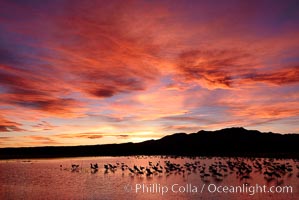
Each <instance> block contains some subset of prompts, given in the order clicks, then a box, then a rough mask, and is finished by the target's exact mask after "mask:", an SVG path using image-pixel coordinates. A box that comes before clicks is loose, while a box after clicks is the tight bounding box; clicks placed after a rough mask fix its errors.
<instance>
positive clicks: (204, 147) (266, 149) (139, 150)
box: [0, 127, 299, 159]
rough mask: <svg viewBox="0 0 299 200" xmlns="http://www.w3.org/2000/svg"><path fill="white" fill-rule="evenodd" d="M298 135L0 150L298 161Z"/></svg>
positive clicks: (239, 134)
mask: <svg viewBox="0 0 299 200" xmlns="http://www.w3.org/2000/svg"><path fill="white" fill-rule="evenodd" d="M298 144H299V134H278V133H271V132H269V133H262V132H259V131H257V130H246V129H244V128H242V127H234V128H226V129H222V130H217V131H203V130H201V131H199V132H197V133H190V134H186V133H175V134H173V135H168V136H165V137H163V138H161V139H158V140H147V141H144V142H140V143H122V144H105V145H89V146H60V147H22V148H0V159H9V158H49V157H79V156H128V155H174V156H255V157H284V158H286V157H288V158H299V151H298V149H299V148H298Z"/></svg>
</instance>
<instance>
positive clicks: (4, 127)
mask: <svg viewBox="0 0 299 200" xmlns="http://www.w3.org/2000/svg"><path fill="white" fill-rule="evenodd" d="M21 126H22V124H20V123H17V122H13V121H10V120H7V119H5V118H3V117H1V116H0V132H13V131H17V132H18V131H24V129H23V128H21Z"/></svg>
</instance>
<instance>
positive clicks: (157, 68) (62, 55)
mask: <svg viewBox="0 0 299 200" xmlns="http://www.w3.org/2000/svg"><path fill="white" fill-rule="evenodd" d="M298 36H299V7H298V1H247V2H246V1H191V0H187V1H147V0H145V1H114V0H112V1H89V0H88V1H63V0H59V1H55V0H54V1H1V2H0V147H20V146H61V145H89V144H107V143H123V142H140V141H144V140H148V139H158V138H161V137H163V136H165V135H169V134H172V133H176V132H186V133H191V132H197V131H199V130H202V129H204V130H217V129H221V128H225V127H236V126H237V127H245V128H248V129H257V130H260V131H267V132H268V131H272V132H279V133H299V123H298V122H299V37H298Z"/></svg>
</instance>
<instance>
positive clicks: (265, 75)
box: [242, 66, 299, 85]
mask: <svg viewBox="0 0 299 200" xmlns="http://www.w3.org/2000/svg"><path fill="white" fill-rule="evenodd" d="M298 77H299V66H292V67H282V68H279V69H276V70H273V69H271V70H268V71H267V72H260V73H255V74H247V75H244V80H242V81H244V82H263V83H266V84H274V85H288V84H298V83H299V79H298Z"/></svg>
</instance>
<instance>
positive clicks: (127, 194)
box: [0, 157, 299, 200]
mask: <svg viewBox="0 0 299 200" xmlns="http://www.w3.org/2000/svg"><path fill="white" fill-rule="evenodd" d="M228 161H230V162H231V163H235V165H236V163H238V164H237V165H238V166H237V167H235V168H234V169H230V168H229V167H228V166H229V165H228ZM255 161H258V163H260V164H262V166H261V167H262V169H260V170H259V169H258V168H259V167H258V166H257V165H256V164H255ZM149 162H151V163H149ZM166 162H168V163H171V164H169V165H168V167H169V166H170V165H171V166H172V167H173V166H175V167H176V170H173V169H172V170H170V169H169V168H168V169H166V168H165V167H167V165H166ZM90 163H98V166H99V169H98V171H94V170H91V168H90ZM109 163H110V164H111V166H115V169H114V167H113V168H110V166H109V165H108V164H109ZM269 163H270V164H269ZM72 164H76V165H79V167H78V168H76V169H74V170H72V168H71V165H72ZM61 165H62V166H61ZM104 165H107V166H108V168H109V169H108V170H106V169H105V168H104ZM134 165H136V166H137V168H138V169H139V170H140V171H142V172H140V173H138V171H136V170H135V171H134V172H130V170H129V169H128V168H130V169H131V170H134ZM254 165H255V167H254ZM298 165H299V162H298V161H296V160H292V159H290V160H269V159H259V160H257V159H254V160H252V159H244V158H237V159H236V158H234V159H232V158H202V157H201V158H193V159H190V158H169V157H168V158H165V157H87V158H65V159H30V160H8V161H6V160H4V161H0V185H1V186H0V199H271V200H275V199H299V178H298V173H299V171H298V168H297V166H298ZM121 166H124V167H123V168H124V169H123V170H122V169H121ZM126 166H128V168H127V167H126ZM140 166H143V167H144V169H142V170H141V169H140ZM153 166H157V168H156V169H158V170H162V173H159V172H158V171H155V169H154V168H153ZM160 166H161V167H160ZM211 166H212V167H211ZM244 166H245V167H244ZM248 166H251V167H248ZM285 166H286V167H287V168H289V169H285ZM146 167H147V168H148V169H149V171H150V172H152V173H153V174H147V172H149V171H146ZM220 168H221V169H220ZM239 168H242V169H245V171H246V169H248V168H251V169H252V172H251V173H250V176H248V177H246V173H245V175H244V174H243V176H244V177H243V179H242V180H241V177H242V176H241V175H240V174H239V172H238V171H239ZM213 169H216V170H217V172H219V174H218V175H215V174H213V173H214V172H213ZM274 169H275V170H276V171H277V170H279V174H280V175H279V176H281V177H275V176H273V177H272V176H271V177H270V176H267V175H264V172H266V171H267V172H273V171H274ZM203 170H204V172H205V174H206V176H203V175H204V173H203ZM269 170H270V171H269ZM271 170H272V171H271ZM217 172H216V173H217ZM142 173H143V174H142ZM207 174H208V175H207ZM265 178H267V179H265ZM256 184H258V186H261V187H266V192H263V191H258V189H255V187H256ZM219 186H221V187H219ZM223 186H227V187H228V189H227V190H229V191H226V190H225V189H223ZM236 186H239V189H240V188H241V187H242V188H243V190H242V191H239V192H233V191H235V190H233V189H234V188H235V187H236ZM271 186H274V187H277V188H272V190H275V189H277V190H278V192H276V193H271V192H267V191H268V190H269V188H270V187H271ZM285 186H291V187H292V191H291V190H290V189H288V191H286V188H284V187H285ZM216 187H217V188H218V190H219V191H218V192H217V191H215V190H216ZM246 188H247V190H246ZM224 191H226V192H224ZM256 191H257V192H256ZM253 193H255V194H253ZM250 194H252V195H250Z"/></svg>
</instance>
